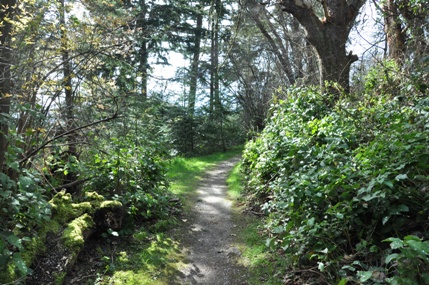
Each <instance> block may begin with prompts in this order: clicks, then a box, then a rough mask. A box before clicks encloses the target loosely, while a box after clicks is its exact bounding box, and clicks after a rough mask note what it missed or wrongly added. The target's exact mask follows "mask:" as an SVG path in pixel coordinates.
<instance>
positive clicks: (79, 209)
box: [71, 202, 94, 216]
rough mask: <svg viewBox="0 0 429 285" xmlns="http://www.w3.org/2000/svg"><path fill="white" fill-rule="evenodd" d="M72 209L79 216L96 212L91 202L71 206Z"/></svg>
mask: <svg viewBox="0 0 429 285" xmlns="http://www.w3.org/2000/svg"><path fill="white" fill-rule="evenodd" d="M71 207H72V208H73V210H74V212H75V214H77V215H78V216H81V215H83V214H84V213H88V214H91V213H93V212H94V207H93V206H92V205H91V203H90V202H82V203H79V204H75V203H73V204H71Z"/></svg>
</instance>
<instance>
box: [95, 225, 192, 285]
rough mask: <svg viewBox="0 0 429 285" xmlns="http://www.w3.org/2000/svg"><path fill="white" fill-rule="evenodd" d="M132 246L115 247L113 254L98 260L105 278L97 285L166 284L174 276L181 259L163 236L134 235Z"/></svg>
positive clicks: (172, 244)
mask: <svg viewBox="0 0 429 285" xmlns="http://www.w3.org/2000/svg"><path fill="white" fill-rule="evenodd" d="M133 237H134V239H133V242H132V243H131V244H129V245H123V246H122V247H119V248H118V249H117V250H116V251H115V252H114V254H112V255H110V256H104V257H103V258H102V260H103V262H104V266H105V271H106V275H104V276H103V277H100V278H99V280H98V283H97V284H100V285H101V284H124V285H133V284H136V285H137V284H139V285H140V284H142V285H143V284H153V285H164V284H169V283H170V282H171V281H172V280H171V276H177V275H178V268H179V267H180V266H182V263H181V260H182V259H183V258H184V257H183V256H182V254H181V253H180V250H179V244H178V242H177V241H174V240H173V239H171V238H168V237H166V236H165V235H164V234H163V233H158V234H153V235H149V234H148V233H146V232H144V231H141V232H136V233H135V234H134V236H133Z"/></svg>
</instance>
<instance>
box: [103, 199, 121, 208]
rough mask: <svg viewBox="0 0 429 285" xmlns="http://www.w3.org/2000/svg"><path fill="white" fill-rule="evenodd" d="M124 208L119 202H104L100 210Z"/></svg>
mask: <svg viewBox="0 0 429 285" xmlns="http://www.w3.org/2000/svg"><path fill="white" fill-rule="evenodd" d="M115 207H122V203H121V202H119V201H104V202H102V203H101V205H100V209H102V208H115Z"/></svg>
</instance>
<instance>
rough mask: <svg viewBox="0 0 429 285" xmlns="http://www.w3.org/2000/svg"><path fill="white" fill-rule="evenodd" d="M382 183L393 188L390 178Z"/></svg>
mask: <svg viewBox="0 0 429 285" xmlns="http://www.w3.org/2000/svg"><path fill="white" fill-rule="evenodd" d="M383 184H384V185H387V186H388V187H389V188H390V189H393V183H392V181H390V180H385V181H383Z"/></svg>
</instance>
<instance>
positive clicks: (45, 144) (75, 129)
mask: <svg viewBox="0 0 429 285" xmlns="http://www.w3.org/2000/svg"><path fill="white" fill-rule="evenodd" d="M118 117H119V116H118V112H115V114H113V116H111V117H109V118H104V119H101V120H98V121H95V122H92V123H89V124H86V125H83V126H80V127H76V128H74V129H71V130H68V131H65V132H63V133H61V134H59V135H56V136H55V137H53V138H51V139H49V140H47V141H46V142H44V143H43V144H42V145H41V146H39V147H38V148H36V149H34V150H33V151H31V152H30V153H29V154H28V155H26V156H25V157H24V158H22V159H21V160H20V161H19V163H20V164H21V163H24V162H26V161H27V160H29V159H30V158H31V157H32V156H33V155H35V154H37V153H38V152H39V151H40V150H42V149H44V148H45V147H46V146H47V145H48V144H50V143H51V142H53V141H55V140H57V139H60V138H62V137H65V136H67V135H70V134H72V133H75V132H77V131H79V130H82V129H86V128H89V127H92V126H94V125H97V124H100V123H104V122H108V121H111V120H114V119H116V118H118Z"/></svg>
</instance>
